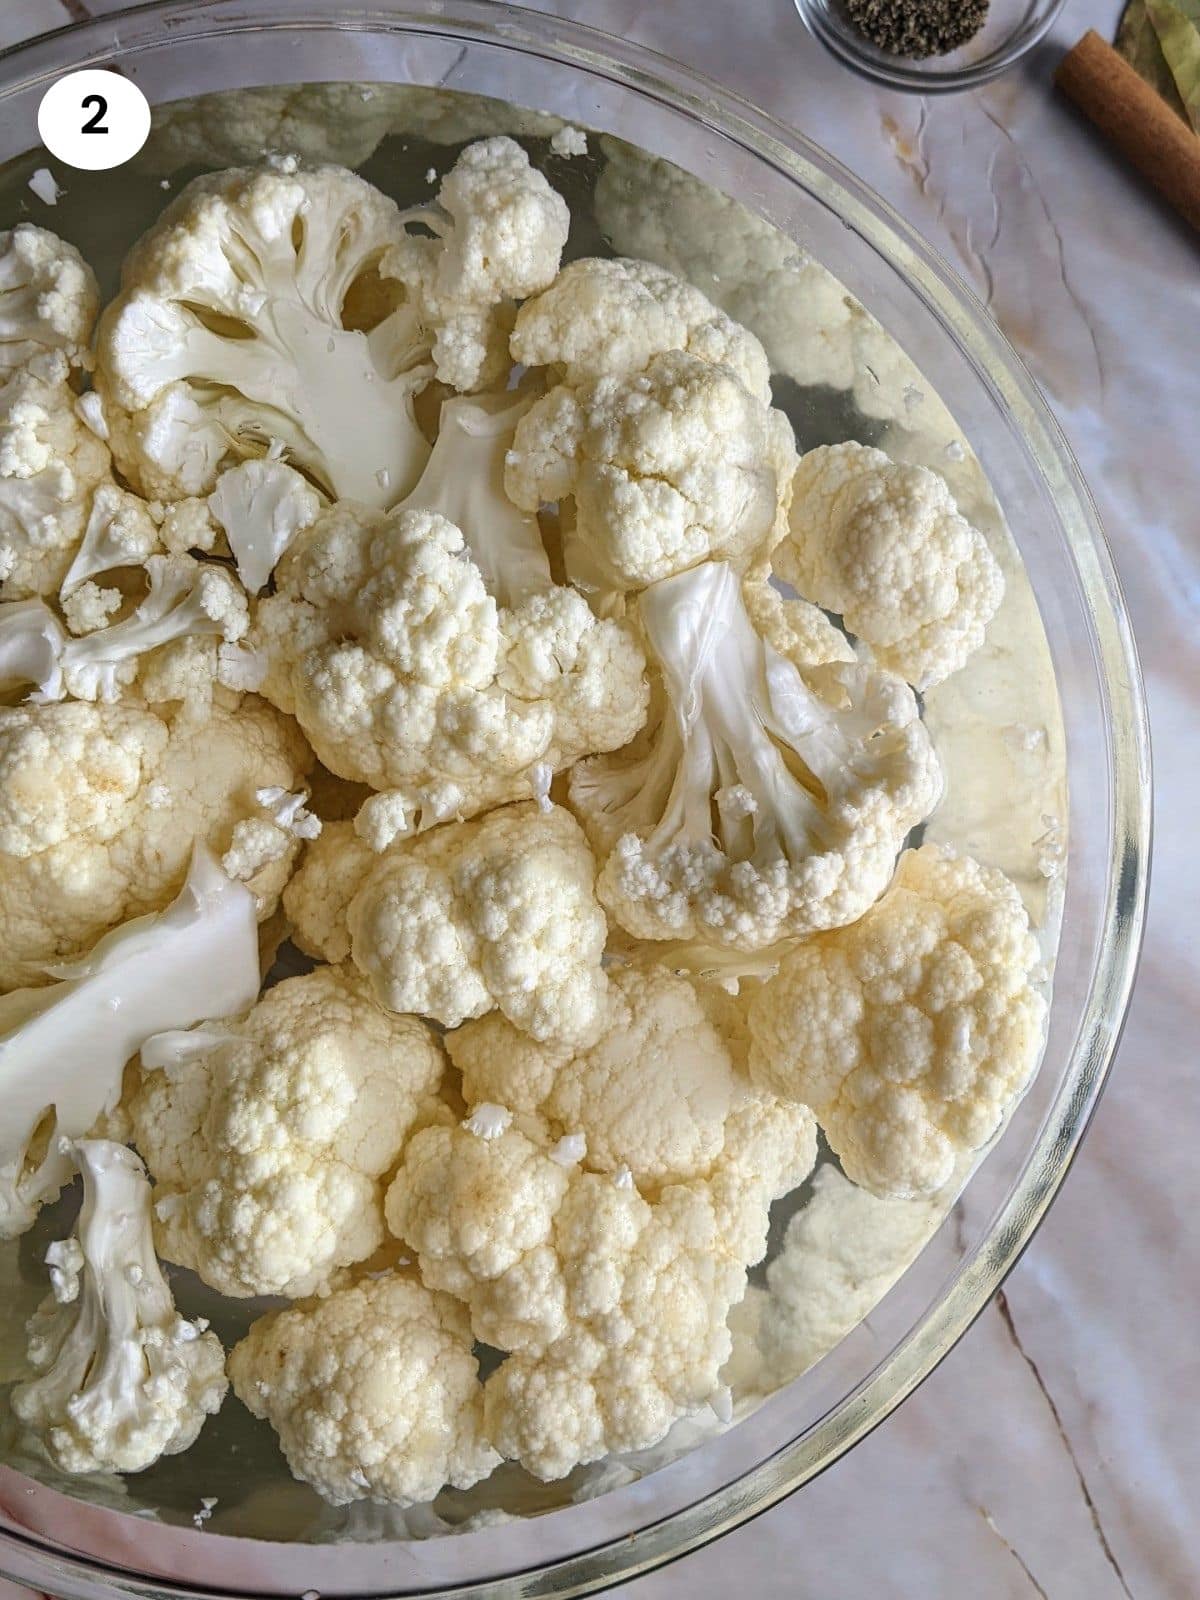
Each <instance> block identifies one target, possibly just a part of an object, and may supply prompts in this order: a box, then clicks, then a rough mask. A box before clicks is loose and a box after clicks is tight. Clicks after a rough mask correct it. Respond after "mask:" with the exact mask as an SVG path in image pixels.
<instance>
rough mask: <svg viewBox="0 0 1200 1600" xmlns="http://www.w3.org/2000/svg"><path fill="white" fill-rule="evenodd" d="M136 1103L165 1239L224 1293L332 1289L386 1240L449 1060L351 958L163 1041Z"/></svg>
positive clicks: (149, 1050)
mask: <svg viewBox="0 0 1200 1600" xmlns="http://www.w3.org/2000/svg"><path fill="white" fill-rule="evenodd" d="M142 1065H143V1072H142V1080H141V1085H140V1088H139V1089H138V1091H137V1093H136V1094H135V1096H134V1098H133V1101H132V1104H131V1106H130V1115H131V1118H132V1124H133V1131H134V1142H135V1143H136V1144H137V1147H138V1149H139V1150H140V1151H141V1153H142V1155H143V1156H144V1158H145V1160H146V1164H147V1166H148V1167H149V1169H150V1173H151V1175H152V1177H153V1178H154V1181H155V1190H154V1214H155V1219H156V1228H155V1234H156V1238H157V1241H158V1247H159V1249H160V1251H161V1253H162V1255H163V1256H164V1257H165V1258H166V1259H167V1260H168V1261H176V1262H178V1263H179V1264H180V1265H181V1266H185V1267H191V1268H192V1269H193V1270H194V1271H196V1272H198V1273H199V1274H200V1277H201V1278H202V1279H203V1280H204V1282H205V1283H207V1284H209V1285H210V1286H211V1287H212V1288H214V1289H216V1290H218V1291H219V1292H220V1293H221V1294H227V1295H233V1296H236V1297H245V1296H248V1295H256V1294H280V1295H287V1296H288V1297H289V1298H294V1297H297V1296H300V1295H307V1294H312V1293H314V1292H316V1291H317V1290H319V1289H321V1288H322V1287H323V1286H324V1285H325V1284H326V1283H327V1282H328V1280H329V1278H330V1277H331V1275H332V1274H333V1273H334V1272H335V1271H336V1270H337V1269H338V1268H339V1267H345V1266H349V1265H351V1264H353V1263H354V1262H357V1261H364V1260H366V1258H367V1257H368V1256H370V1255H372V1254H373V1253H374V1252H375V1251H376V1250H377V1249H378V1248H379V1246H380V1245H381V1244H382V1243H383V1241H384V1239H385V1238H386V1230H385V1228H384V1225H383V1190H384V1185H383V1181H382V1180H383V1179H384V1177H385V1175H387V1174H390V1173H391V1172H392V1171H393V1169H394V1168H395V1165H396V1162H397V1161H398V1159H399V1157H400V1155H401V1152H402V1151H403V1149H404V1145H405V1142H406V1141H407V1139H408V1137H409V1135H410V1133H411V1132H412V1130H413V1128H414V1126H415V1125H416V1124H417V1122H418V1119H419V1118H420V1117H421V1115H422V1112H423V1109H424V1106H425V1103H426V1101H427V1100H428V1099H429V1098H430V1097H431V1096H432V1095H433V1094H434V1093H435V1092H436V1090H437V1088H438V1086H439V1084H440V1082H441V1078H442V1069H443V1057H442V1052H441V1050H440V1048H439V1047H438V1044H437V1042H436V1040H435V1039H434V1037H433V1035H432V1033H431V1031H430V1030H429V1029H428V1028H427V1027H426V1026H425V1024H424V1023H422V1022H419V1021H418V1020H417V1019H416V1018H415V1017H398V1016H392V1015H389V1013H387V1012H386V1011H384V1010H383V1009H382V1008H381V1007H379V1006H377V1005H376V1004H375V1002H374V1000H373V999H372V998H371V994H370V991H369V988H368V985H367V983H366V982H365V980H364V979H363V978H361V977H360V976H359V974H358V973H356V972H355V971H354V970H353V969H352V968H345V967H318V968H317V970H316V971H315V972H311V973H309V974H308V975H307V976H305V977H302V978H291V979H288V980H287V981H286V982H284V983H280V984H277V985H276V987H275V988H273V989H271V990H270V991H269V992H268V993H267V994H266V995H264V996H263V998H262V999H261V1000H260V1001H259V1002H258V1003H257V1005H255V1006H253V1007H252V1008H251V1010H249V1011H248V1012H246V1014H245V1015H244V1016H242V1017H239V1018H237V1019H233V1020H227V1021H224V1022H221V1023H219V1024H214V1025H212V1027H211V1028H204V1027H202V1028H201V1030H200V1031H199V1032H197V1033H184V1034H175V1035H167V1036H164V1037H163V1038H162V1039H161V1040H155V1039H152V1040H150V1041H148V1042H147V1044H146V1045H144V1046H143V1049H142Z"/></svg>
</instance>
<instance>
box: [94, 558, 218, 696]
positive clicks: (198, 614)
mask: <svg viewBox="0 0 1200 1600" xmlns="http://www.w3.org/2000/svg"><path fill="white" fill-rule="evenodd" d="M146 572H147V575H148V577H149V580H150V588H149V592H148V594H147V595H146V598H145V599H144V600H143V601H142V602H141V604H140V605H139V606H138V607H137V608H136V610H135V611H134V612H133V613H132V615H131V616H129V617H127V618H126V619H125V620H124V622H118V623H115V624H113V625H112V626H111V627H107V628H102V629H98V630H96V631H95V632H92V633H88V634H86V635H85V636H83V637H81V638H76V639H69V640H68V641H67V643H66V644H65V645H64V646H63V651H62V673H63V686H64V689H65V692H66V693H67V694H69V695H71V696H73V697H74V698H75V699H77V700H104V701H107V702H109V703H111V702H113V701H115V700H117V699H119V698H120V695H121V692H122V691H123V690H125V689H128V688H129V686H130V685H131V684H132V683H134V682H135V681H136V680H138V679H139V676H140V674H141V671H142V666H143V660H144V658H145V657H147V656H149V655H151V653H152V652H156V651H158V652H164V647H175V646H176V645H178V644H179V643H181V642H182V643H184V644H191V643H192V642H200V641H203V640H206V639H211V640H217V639H220V640H224V641H225V642H226V643H230V644H232V643H234V642H236V641H237V640H239V639H240V638H241V637H242V635H243V634H244V633H245V632H246V629H247V627H248V626H249V608H248V606H247V604H246V596H245V593H244V591H243V589H242V588H241V585H240V584H238V582H237V581H236V580H235V579H234V578H233V577H231V576H230V574H229V573H228V572H226V571H225V569H224V568H223V567H219V566H216V565H205V564H202V563H200V562H198V561H193V559H192V558H191V556H164V555H154V556H151V557H150V558H149V560H148V561H147V562H146ZM164 653H165V652H164ZM200 659H201V661H202V663H204V664H205V665H207V668H208V670H207V671H205V670H204V666H203V665H202V666H201V667H200V668H198V669H196V671H195V681H196V682H197V683H198V684H199V686H200V688H199V691H198V692H200V694H201V697H202V698H205V697H207V695H208V694H211V683H212V678H213V674H214V673H215V672H216V671H217V667H218V658H217V656H216V653H215V651H209V652H208V653H206V654H205V655H204V656H202V657H201V658H200ZM159 664H160V665H161V656H160V658H159ZM205 680H207V682H206V681H205ZM184 681H186V678H185V680H184ZM143 693H144V694H145V695H146V697H147V698H152V699H155V700H159V699H163V698H166V699H176V698H188V699H191V698H194V694H193V692H191V691H190V690H189V691H179V690H177V689H175V688H165V689H164V688H161V687H159V688H154V689H152V690H151V691H148V690H147V689H146V687H145V685H143Z"/></svg>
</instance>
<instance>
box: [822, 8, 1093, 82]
mask: <svg viewBox="0 0 1200 1600" xmlns="http://www.w3.org/2000/svg"><path fill="white" fill-rule="evenodd" d="M1065 4H1066V0H990V4H989V5H988V14H987V20H986V21H985V22H984V24H983V27H982V28H981V29H980V30H979V32H978V33H977V34H976V35H975V37H974V38H973V39H971V40H969V41H968V43H966V44H965V45H963V46H962V47H961V48H960V49H958V50H951V51H949V52H948V53H947V54H946V55H943V56H929V57H927V58H926V59H924V60H914V59H910V58H908V57H905V56H897V55H892V54H890V53H889V52H888V51H886V50H880V49H879V48H878V46H876V45H874V44H872V43H871V41H870V40H869V39H867V38H866V36H865V35H864V34H862V33H860V32H859V30H858V29H857V28H856V27H855V26H854V25H853V23H851V22H850V21H849V20H848V19H847V17H846V13H845V9H844V7H843V5H842V3H841V0H796V10H797V11H798V12H799V13H800V15H801V17H802V18H803V19H804V23H805V26H806V27H807V28H808V31H809V32H810V33H811V34H813V36H814V37H815V38H817V39H819V40H820V41H821V43H822V44H823V45H824V46H825V48H826V49H827V50H828V51H829V52H830V53H831V54H832V55H835V56H836V57H837V59H838V60H839V61H841V62H843V63H844V65H846V66H848V67H850V68H851V70H852V71H854V72H857V73H859V74H860V76H862V77H864V78H870V79H871V80H872V82H874V83H880V84H882V85H883V86H884V88H886V89H908V90H912V91H914V92H915V93H917V94H950V93H952V92H954V91H955V90H958V89H977V88H979V86H980V85H981V84H984V83H990V82H991V80H992V79H993V78H998V77H999V76H1000V74H1001V73H1003V72H1007V71H1008V70H1009V68H1010V67H1014V66H1016V64H1017V62H1018V61H1020V60H1021V58H1022V57H1023V56H1025V55H1027V54H1028V53H1029V51H1030V50H1032V49H1033V47H1034V45H1036V44H1037V43H1038V41H1039V40H1040V39H1043V38H1044V37H1045V36H1046V34H1047V33H1048V32H1049V30H1050V28H1051V27H1052V26H1053V25H1054V20H1055V18H1056V17H1057V16H1058V14H1059V12H1060V11H1061V10H1062V8H1063V6H1064V5H1065Z"/></svg>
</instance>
